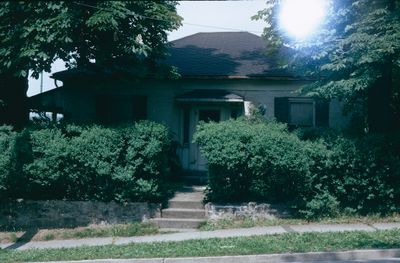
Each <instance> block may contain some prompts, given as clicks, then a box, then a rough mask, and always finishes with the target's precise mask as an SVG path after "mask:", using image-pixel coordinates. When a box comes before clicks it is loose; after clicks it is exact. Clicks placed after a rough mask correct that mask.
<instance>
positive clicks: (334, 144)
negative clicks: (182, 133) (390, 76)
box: [195, 118, 400, 218]
mask: <svg viewBox="0 0 400 263" xmlns="http://www.w3.org/2000/svg"><path fill="white" fill-rule="evenodd" d="M299 136H300V137H301V138H302V139H300V138H299ZM399 138H400V136H399V135H393V136H383V135H364V136H362V137H348V136H345V135H343V134H341V133H337V132H334V131H333V130H326V129H325V130H320V129H318V130H317V129H302V130H297V131H295V132H294V133H289V132H288V131H287V129H286V126H285V125H283V124H278V123H275V122H267V121H265V120H259V119H257V118H256V119H254V118H253V119H239V120H229V121H226V122H221V123H202V124H201V125H200V126H199V127H198V131H197V133H196V135H195V141H196V142H197V143H199V145H200V147H201V150H202V152H203V154H204V156H205V157H206V158H207V160H208V163H209V189H208V198H209V199H210V200H211V201H225V202H226V201H236V202H238V201H266V202H286V203H289V204H291V205H292V206H293V207H295V208H297V209H298V211H299V212H300V214H301V215H302V216H304V217H307V218H315V217H324V216H334V215H337V214H338V213H343V212H345V213H359V214H367V213H381V214H384V213H390V212H395V211H399V210H400V139H399Z"/></svg>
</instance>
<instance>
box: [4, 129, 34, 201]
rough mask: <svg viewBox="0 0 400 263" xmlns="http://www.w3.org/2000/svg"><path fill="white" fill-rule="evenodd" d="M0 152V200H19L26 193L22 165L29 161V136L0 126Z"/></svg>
mask: <svg viewBox="0 0 400 263" xmlns="http://www.w3.org/2000/svg"><path fill="white" fill-rule="evenodd" d="M0 151H1V153H2V154H1V156H0V198H5V197H13V198H19V197H20V196H21V195H23V193H24V192H25V191H26V190H25V188H24V183H25V178H24V174H23V164H24V163H27V162H29V161H31V157H30V156H31V148H30V143H29V134H27V132H21V133H16V132H14V131H12V127H10V126H0Z"/></svg>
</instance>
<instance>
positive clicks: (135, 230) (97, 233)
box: [0, 222, 160, 243]
mask: <svg viewBox="0 0 400 263" xmlns="http://www.w3.org/2000/svg"><path fill="white" fill-rule="evenodd" d="M30 231H32V230H30ZM33 231H35V230H33ZM36 231H37V232H36V233H35V234H34V235H33V236H29V238H26V237H25V235H24V234H25V233H26V231H13V232H0V243H11V242H12V243H14V242H26V241H49V240H55V239H57V240H60V239H79V238H90V237H129V236H144V235H154V234H159V233H160V231H159V228H158V227H157V226H156V225H154V224H152V223H137V222H134V223H130V224H117V225H105V226H99V225H92V226H87V227H77V228H60V229H38V230H36Z"/></svg>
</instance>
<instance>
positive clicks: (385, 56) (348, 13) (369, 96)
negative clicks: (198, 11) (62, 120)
mask: <svg viewBox="0 0 400 263" xmlns="http://www.w3.org/2000/svg"><path fill="white" fill-rule="evenodd" d="M327 3H328V9H329V11H328V16H327V18H326V20H325V21H324V24H323V26H322V27H321V29H320V30H319V31H318V32H317V33H316V34H314V35H313V36H312V37H311V38H309V39H307V40H304V41H297V40H294V39H291V38H290V37H289V36H287V35H285V33H284V31H283V30H282V29H281V28H279V23H278V18H279V17H278V16H279V8H280V5H281V4H282V1H281V0H270V1H268V3H267V8H266V9H264V10H262V11H260V12H259V13H258V14H257V15H256V16H255V18H256V19H264V20H265V21H266V22H267V26H266V28H265V30H264V36H265V37H266V38H267V39H268V43H270V44H271V47H274V48H277V47H280V46H282V45H286V46H290V47H293V48H295V49H296V53H295V56H294V57H293V58H291V59H290V60H288V61H287V65H286V66H287V67H291V68H293V69H294V70H295V72H297V74H298V75H301V76H307V77H308V78H310V79H312V80H313V82H312V83H311V84H309V85H306V86H304V87H303V89H302V92H303V93H304V94H308V95H312V96H321V97H324V98H340V99H342V100H344V101H345V102H346V105H347V106H348V109H350V110H351V111H352V114H353V116H354V117H358V118H355V119H358V120H359V124H361V126H362V127H363V128H365V129H366V130H368V129H372V130H376V131H386V130H388V129H391V128H393V126H396V124H398V123H400V119H399V116H400V100H399V91H400V88H399V84H400V81H399V74H400V1H398V0H356V1H353V0H330V1H328V0H327Z"/></svg>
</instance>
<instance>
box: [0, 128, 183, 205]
mask: <svg viewBox="0 0 400 263" xmlns="http://www.w3.org/2000/svg"><path fill="white" fill-rule="evenodd" d="M23 136H25V141H24V143H25V144H26V145H28V146H29V147H31V151H25V152H27V153H30V154H31V155H29V154H26V155H27V156H28V157H30V158H25V159H22V158H21V157H22V156H23V155H22V154H21V153H19V154H18V155H16V152H18V151H19V152H21V149H24V147H21V148H19V147H18V148H17V147H15V144H16V140H17V139H18V138H22V137H23ZM0 138H1V139H0V141H1V147H2V150H4V152H5V153H6V154H5V155H4V156H2V158H1V159H0V160H1V162H0V171H1V177H0V185H1V189H2V190H1V194H2V196H3V197H9V198H14V197H16V195H15V194H12V193H18V196H17V197H19V198H30V199H68V200H103V201H111V200H116V201H120V202H122V201H162V200H163V199H165V197H166V196H168V195H169V194H171V182H170V181H171V177H172V172H175V170H172V168H173V165H172V164H174V163H175V158H176V155H175V149H174V148H173V146H172V141H171V139H170V135H169V132H168V130H167V128H166V127H164V126H162V125H160V124H155V123H151V122H140V123H137V124H135V125H133V126H127V127H119V128H106V127H101V126H76V125H67V126H65V127H64V128H57V127H51V128H36V129H31V130H25V131H24V132H21V133H19V134H18V133H16V132H12V131H9V130H8V131H7V130H6V132H2V133H1V137H0ZM25 148H27V147H26V146H25ZM17 149H20V150H17ZM29 149H30V148H29ZM14 167H15V168H14ZM171 167H172V168H171ZM21 175H22V176H23V180H20V177H21ZM10 181H11V182H14V183H13V184H12V183H10ZM21 189H23V191H20V190H21Z"/></svg>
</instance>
